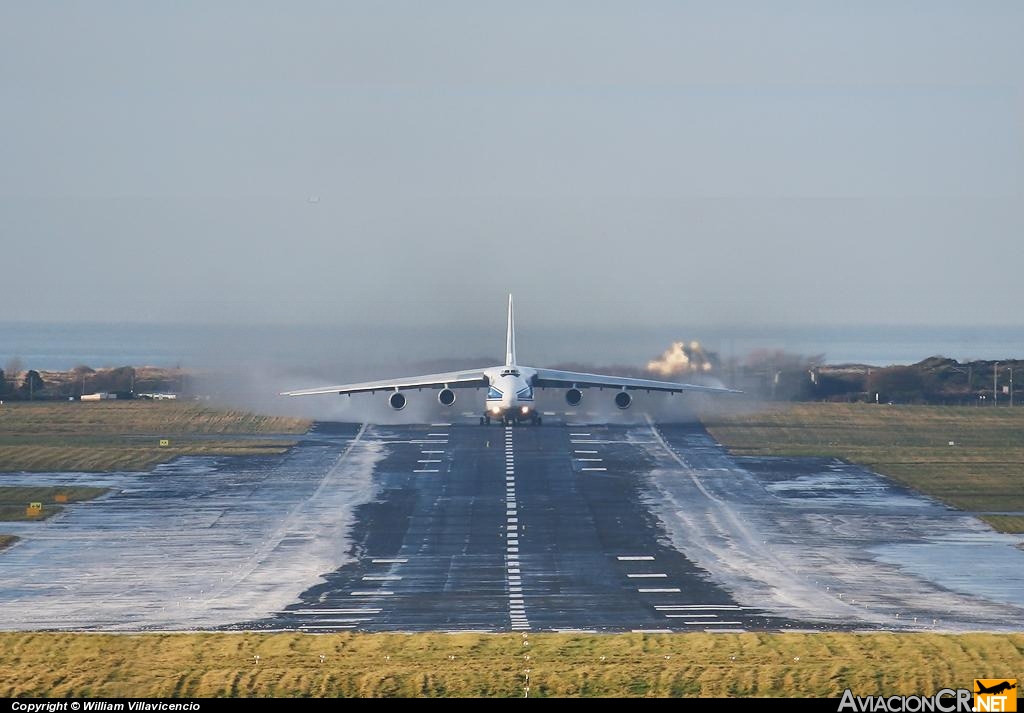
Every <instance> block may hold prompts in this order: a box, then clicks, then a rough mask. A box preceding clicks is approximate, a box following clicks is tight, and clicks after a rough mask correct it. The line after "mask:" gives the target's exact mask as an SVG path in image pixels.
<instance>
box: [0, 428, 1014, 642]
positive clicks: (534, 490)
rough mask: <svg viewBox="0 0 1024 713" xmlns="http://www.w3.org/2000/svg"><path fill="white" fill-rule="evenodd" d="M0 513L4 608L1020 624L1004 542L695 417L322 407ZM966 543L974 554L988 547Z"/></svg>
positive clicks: (369, 620)
mask: <svg viewBox="0 0 1024 713" xmlns="http://www.w3.org/2000/svg"><path fill="white" fill-rule="evenodd" d="M0 482H3V483H5V484H32V483H36V484H52V483H58V482H73V483H76V484H98V485H105V486H107V487H110V488H111V493H110V494H109V495H107V496H105V497H103V498H102V499H100V500H97V501H93V502H90V503H84V504H80V505H75V506H72V507H70V508H68V510H67V511H66V512H65V513H63V514H61V515H59V516H57V517H55V518H53V519H51V520H49V521H46V522H41V523H3V524H2V526H0V531H2V532H4V533H10V534H16V535H19V536H20V537H22V538H23V539H22V541H21V542H19V543H18V544H17V545H15V546H14V547H12V548H10V549H9V550H7V551H5V552H3V553H0V626H2V627H3V628H6V629H32V628H66V629H124V630H133V629H172V630H177V629H217V628H221V629H225V628H226V629H240V628H242V629H298V630H305V631H319V632H324V631H344V630H357V631H426V630H440V631H467V630H480V631H510V630H511V631H557V630H593V631H632V630H639V631H694V630H697V631H703V630H713V631H714V630H726V631H728V630H763V629H767V630H793V629H818V630H826V629H828V630H834V629H850V630H860V629H868V630H877V629H887V630H888V629H894V630H925V629H936V630H951V631H958V630H1019V629H1020V628H1021V626H1022V625H1024V624H1022V622H1024V551H1022V550H1021V549H1020V547H1019V545H1020V543H1021V538H1020V537H1014V536H1006V535H998V534H996V533H994V532H993V531H992V530H991V529H989V528H988V527H987V526H986V525H984V523H981V522H980V521H979V520H977V519H975V518H972V517H969V516H967V515H965V514H963V513H959V512H957V511H954V510H951V509H949V508H947V507H945V506H943V505H941V504H940V503H937V502H935V501H932V500H930V499H928V498H924V497H922V496H920V495H917V494H915V493H912V492H910V491H907V490H905V489H902V488H900V487H897V486H895V485H893V484H892V483H891V482H889V481H888V480H886V479H885V478H882V477H880V476H878V475H876V474H874V473H871V472H870V471H867V470H865V469H863V468H859V467H857V466H852V465H849V464H846V463H842V462H839V461H832V460H821V459H777V458H737V457H734V456H731V455H729V454H728V453H726V452H725V451H724V449H722V448H721V447H720V446H719V445H718V444H717V443H715V442H714V441H713V439H711V438H710V436H708V434H707V433H706V432H705V431H704V430H703V429H701V428H700V427H699V426H692V425H661V426H652V425H647V424H637V425H614V426H609V425H586V426H584V425H579V426H577V425H565V424H547V423H546V424H545V425H544V426H542V427H540V428H534V427H529V426H519V427H502V426H497V425H495V426H491V427H481V426H477V425H464V424H455V425H451V424H441V423H436V424H433V425H422V426H369V427H359V426H354V425H350V424H318V426H317V427H316V428H315V429H314V430H313V431H312V432H311V433H309V434H307V436H306V437H305V438H304V439H303V441H302V442H301V443H300V444H299V445H298V446H296V447H295V448H293V449H292V450H291V451H290V452H289V453H288V454H286V455H284V456H279V457H278V456H275V457H260V458H183V459H179V460H177V461H175V462H173V463H170V464H167V465H165V466H161V467H159V468H157V469H155V470H154V471H153V472H151V473H119V474H109V475H86V474H11V473H8V474H2V475H0ZM980 563H990V565H989V566H987V567H986V566H982V565H981V564H980Z"/></svg>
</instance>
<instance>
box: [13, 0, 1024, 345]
mask: <svg viewBox="0 0 1024 713" xmlns="http://www.w3.org/2000/svg"><path fill="white" fill-rule="evenodd" d="M1022 38H1024V3H1021V2H1019V0H1008V1H1007V2H994V1H993V2H989V1H984V0H980V1H979V0H972V1H970V2H940V1H936V0H922V1H921V2H898V1H893V0H886V1H884V2H857V3H849V2H834V3H829V2H821V1H819V0H813V1H811V2H792V3H787V2H768V3H766V2H760V1H758V2H749V3H730V2H718V1H715V2H692V3H691V2H682V1H677V2H641V3H624V2H607V3H602V2H594V1H592V0H588V1H586V2H550V1H546V2H538V3H531V2H517V3H509V2H493V3H491V2H480V1H478V0H474V1H472V2H437V1H432V2H350V3H346V2H338V1H334V0H332V1H330V2H278V3H256V2H249V1H246V2H237V3H234V2H211V1H209V0H203V1H202V2H173V3H172V2H165V3H161V2H141V3H140V2H128V1H126V2H116V3H115V2H98V1H92V2H34V1H33V2H29V1H28V0H24V1H20V2H15V1H13V0H5V1H4V0H0V98H2V103H0V247H2V255H3V257H2V261H0V265H2V272H0V275H2V278H0V305H2V310H0V319H38V320H63V319H76V320H77V319H98V320H122V319H124V320H147V321H168V322H193V321H204V322H221V321H244V322H257V323H258V322H267V323H280V322H323V323H329V324H340V325H344V324H351V323H370V322H374V321H381V322H386V323H395V324H403V323H414V322H420V323H436V324H450V323H452V322H453V321H460V320H464V321H466V322H467V323H471V324H488V323H491V324H493V323H495V322H497V323H500V321H501V319H502V316H501V311H502V309H503V306H502V302H503V299H504V293H505V292H507V291H514V292H515V293H516V295H517V299H518V301H519V302H520V304H521V306H522V309H523V310H526V311H528V312H529V313H530V318H531V320H532V321H534V322H535V323H538V324H544V325H557V324H565V323H580V324H585V325H615V324H620V323H626V322H629V323H639V324H650V325H671V324H689V325H693V324H760V323H772V324H821V323H826V324H851V323H918V324H938V325H941V324H954V323H959V324H969V323H977V322H988V323H996V324H1008V323H1009V324H1015V325H1021V324H1024V313H1022V311H1021V309H1020V306H1021V305H1022V304H1024V288H1022V284H1024V283H1022V281H1021V277H1020V275H1021V269H1022V265H1024V262H1022V258H1024V200H1022V198H1024V190H1022V189H1024V40H1022Z"/></svg>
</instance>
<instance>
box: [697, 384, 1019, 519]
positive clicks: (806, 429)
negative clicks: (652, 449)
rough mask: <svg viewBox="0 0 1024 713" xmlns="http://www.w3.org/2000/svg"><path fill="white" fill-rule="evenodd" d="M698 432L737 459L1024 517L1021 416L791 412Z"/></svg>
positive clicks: (829, 409)
mask: <svg viewBox="0 0 1024 713" xmlns="http://www.w3.org/2000/svg"><path fill="white" fill-rule="evenodd" d="M705 425H706V426H707V427H708V430H709V431H710V432H711V433H712V435H713V436H714V437H715V438H716V439H718V440H719V441H720V442H721V443H723V444H724V445H725V446H727V447H728V448H729V449H730V450H731V451H732V452H733V453H736V454H738V455H776V456H822V457H833V458H842V459H844V460H848V461H851V462H854V463H861V464H863V465H866V466H868V467H870V468H872V469H873V470H875V471H877V472H879V473H882V474H884V475H887V476H889V477H891V478H893V479H894V480H896V481H898V482H900V483H903V484H905V485H908V486H910V487H912V488H914V489H915V490H918V491H919V492H922V493H925V494H927V495H931V496H933V497H935V498H938V499H940V500H943V501H945V502H947V503H949V504H950V505H953V506H954V507H957V508H960V509H962V510H966V511H969V512H979V513H985V512H998V513H1017V512H1024V408H1015V409H1009V408H1001V409H996V408H976V407H966V408H952V407H946V406H878V405H870V404H831V403H815V404H793V405H787V406H784V407H778V408H771V409H766V410H763V411H758V412H753V413H748V414H743V415H739V416H731V417H715V418H711V419H707V420H706V421H705ZM950 441H952V442H953V445H952V446H951V445H949V443H950ZM985 519H986V521H988V522H989V523H990V524H992V525H993V526H994V527H996V528H997V529H1000V530H1003V531H1005V532H1014V531H1016V532H1019V531H1020V527H1021V522H1020V520H1021V518H1019V517H1016V516H1013V515H1011V516H986V517H985Z"/></svg>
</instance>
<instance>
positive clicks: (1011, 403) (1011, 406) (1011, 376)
mask: <svg viewBox="0 0 1024 713" xmlns="http://www.w3.org/2000/svg"><path fill="white" fill-rule="evenodd" d="M1010 408H1013V367H1012V366H1011V367H1010Z"/></svg>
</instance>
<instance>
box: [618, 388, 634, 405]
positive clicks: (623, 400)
mask: <svg viewBox="0 0 1024 713" xmlns="http://www.w3.org/2000/svg"><path fill="white" fill-rule="evenodd" d="M631 403H633V397H632V396H630V395H629V393H628V392H626V391H620V392H619V393H617V394H615V405H616V406H618V407H619V408H621V409H627V408H629V405H630V404H631Z"/></svg>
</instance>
